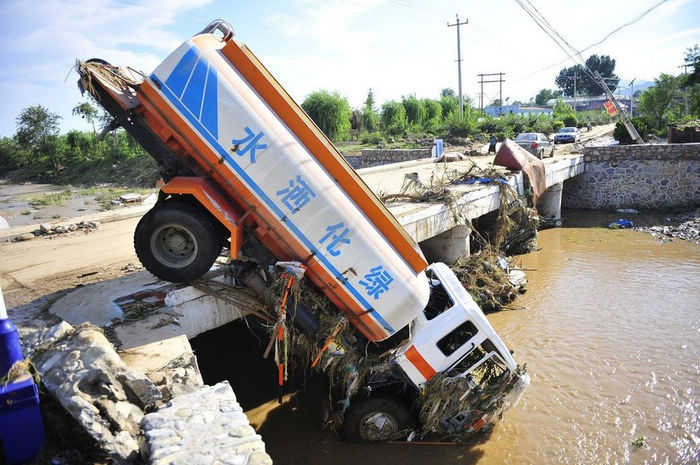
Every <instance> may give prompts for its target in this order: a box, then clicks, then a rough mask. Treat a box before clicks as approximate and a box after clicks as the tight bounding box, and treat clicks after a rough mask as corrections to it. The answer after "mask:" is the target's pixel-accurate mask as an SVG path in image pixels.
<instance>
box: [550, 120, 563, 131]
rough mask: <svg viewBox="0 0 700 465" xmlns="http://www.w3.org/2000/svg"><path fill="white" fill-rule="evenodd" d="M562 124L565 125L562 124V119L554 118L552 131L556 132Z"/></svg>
mask: <svg viewBox="0 0 700 465" xmlns="http://www.w3.org/2000/svg"><path fill="white" fill-rule="evenodd" d="M564 126H565V125H564V122H563V121H559V120H554V121H552V132H557V131H559V130H560V129H561V128H563V127H564Z"/></svg>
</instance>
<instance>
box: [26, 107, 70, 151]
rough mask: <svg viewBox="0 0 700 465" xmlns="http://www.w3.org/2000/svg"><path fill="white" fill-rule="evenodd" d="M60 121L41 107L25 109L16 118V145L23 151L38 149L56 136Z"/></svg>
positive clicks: (55, 115)
mask: <svg viewBox="0 0 700 465" xmlns="http://www.w3.org/2000/svg"><path fill="white" fill-rule="evenodd" d="M60 119H61V117H60V116H58V115H57V114H56V113H52V112H50V111H49V110H48V108H45V107H43V106H41V105H35V106H32V107H27V108H25V109H24V110H22V111H21V112H20V114H19V116H17V132H16V133H15V137H16V138H17V143H19V145H20V147H22V148H24V149H28V150H36V149H38V148H39V147H40V145H41V144H42V143H44V141H46V139H47V138H49V137H51V136H57V135H58V121H59V120H60Z"/></svg>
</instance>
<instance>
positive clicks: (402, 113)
mask: <svg viewBox="0 0 700 465" xmlns="http://www.w3.org/2000/svg"><path fill="white" fill-rule="evenodd" d="M382 124H383V125H384V129H385V130H386V132H388V133H389V134H394V135H398V134H403V133H405V132H406V129H407V128H408V119H407V118H406V110H405V109H404V107H403V105H401V104H400V103H399V102H395V101H393V100H392V101H389V102H386V103H384V105H382Z"/></svg>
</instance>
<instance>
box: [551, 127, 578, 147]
mask: <svg viewBox="0 0 700 465" xmlns="http://www.w3.org/2000/svg"><path fill="white" fill-rule="evenodd" d="M580 140H581V131H580V130H579V129H578V128H574V127H566V128H561V129H560V130H559V132H557V133H556V134H554V143H556V144H559V143H561V142H578V141H580Z"/></svg>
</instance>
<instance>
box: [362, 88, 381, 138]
mask: <svg viewBox="0 0 700 465" xmlns="http://www.w3.org/2000/svg"><path fill="white" fill-rule="evenodd" d="M361 116H362V127H364V128H365V129H366V130H368V131H375V130H377V127H378V126H379V115H378V114H377V110H376V109H375V108H374V92H372V89H371V88H370V89H369V92H367V98H366V99H365V104H364V105H363V107H362V114H361Z"/></svg>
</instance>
